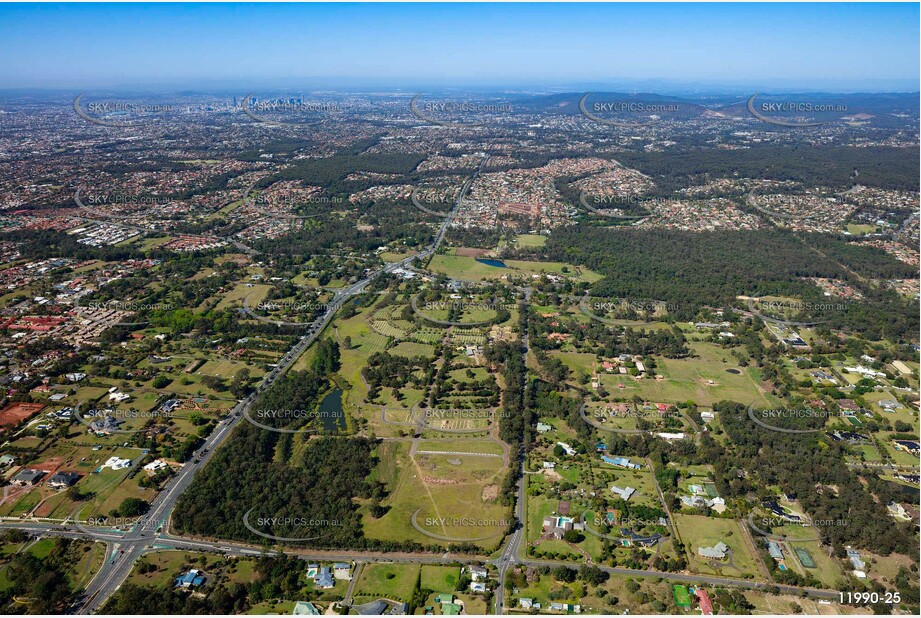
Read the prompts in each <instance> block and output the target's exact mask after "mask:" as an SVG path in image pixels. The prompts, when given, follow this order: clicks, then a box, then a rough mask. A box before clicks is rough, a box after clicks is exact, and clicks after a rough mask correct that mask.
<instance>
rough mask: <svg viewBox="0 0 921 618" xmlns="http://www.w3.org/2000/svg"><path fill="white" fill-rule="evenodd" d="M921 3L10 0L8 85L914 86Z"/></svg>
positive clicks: (1, 47)
mask: <svg viewBox="0 0 921 618" xmlns="http://www.w3.org/2000/svg"><path fill="white" fill-rule="evenodd" d="M918 23H919V6H918V4H917V3H904V4H883V3H866V4H862V3H861V4H857V3H848V4H795V3H794V4H725V3H718V4H604V5H599V4H502V5H496V4H383V3H382V4H367V5H358V4H297V5H294V4H274V5H269V4H185V5H182V4H96V5H81V4H18V5H14V4H2V5H0V88H3V89H7V88H29V87H38V88H42V87H46V88H72V87H76V88H89V87H109V86H118V85H142V84H143V85H154V86H155V85H157V84H171V85H176V86H180V85H181V86H183V87H189V88H194V87H195V86H196V85H200V86H201V87H203V88H204V87H207V86H208V85H211V86H214V85H219V84H226V85H228V86H237V85H239V84H246V83H252V84H256V83H267V82H273V83H278V84H282V83H289V82H290V83H291V85H292V86H298V85H301V86H303V85H309V86H311V87H321V86H322V84H324V83H326V84H329V86H330V87H331V88H333V87H338V86H340V85H345V84H350V85H352V86H360V85H361V84H366V85H369V86H383V85H393V86H413V85H419V84H426V83H428V84H432V85H445V86H447V85H458V86H484V87H487V86H505V87H508V88H518V89H523V88H535V89H537V88H541V89H554V88H557V89H559V88H566V87H567V86H572V85H577V84H581V85H609V86H613V87H634V88H641V89H649V90H653V89H656V87H657V86H660V88H659V90H665V89H667V87H666V86H667V85H669V84H670V85H671V86H673V87H675V88H685V89H691V90H693V89H695V88H696V89H705V88H706V87H708V85H709V86H712V87H718V86H720V85H723V86H725V85H735V86H737V87H740V88H745V87H748V88H770V87H773V88H783V89H799V90H826V91H858V90H860V91H894V90H899V91H917V90H918V89H919V70H921V69H919V54H918V49H919V28H918Z"/></svg>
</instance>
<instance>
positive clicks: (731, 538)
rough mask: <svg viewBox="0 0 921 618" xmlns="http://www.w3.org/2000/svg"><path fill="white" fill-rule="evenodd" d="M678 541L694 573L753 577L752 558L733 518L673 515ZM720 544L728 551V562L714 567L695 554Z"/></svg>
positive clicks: (754, 566)
mask: <svg viewBox="0 0 921 618" xmlns="http://www.w3.org/2000/svg"><path fill="white" fill-rule="evenodd" d="M674 519H675V524H676V525H677V526H678V532H679V534H680V535H681V540H682V541H683V542H684V545H685V548H686V549H687V553H688V557H689V564H690V565H691V567H690V568H691V570H692V571H694V572H695V573H707V574H712V575H726V576H732V577H746V576H749V577H756V576H757V575H758V567H757V564H756V562H755V560H756V558H755V557H754V556H752V555H751V552H750V551H749V549H748V546H747V544H746V543H745V538H744V537H743V536H742V530H741V528H740V527H739V522H737V521H736V520H734V519H719V518H716V517H704V516H702V515H684V514H677V515H674ZM720 541H722V542H723V543H725V544H726V545H728V546H729V547H730V549H732V552H733V555H732V560H731V563H730V561H729V560H724V561H723V562H721V563H714V564H718V566H711V565H710V564H709V560H708V559H706V558H704V557H702V556H701V555H700V554H699V553H698V548H699V547H712V546H713V545H715V544H716V543H718V542H720Z"/></svg>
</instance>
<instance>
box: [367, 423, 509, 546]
mask: <svg viewBox="0 0 921 618" xmlns="http://www.w3.org/2000/svg"><path fill="white" fill-rule="evenodd" d="M427 442H435V444H434V445H433V446H437V441H427ZM463 448H472V447H468V446H463ZM432 450H435V449H434V448H433V449H432ZM437 450H453V449H447V448H443V447H439V448H438V449H437ZM382 455H384V456H382V461H381V464H380V465H379V469H378V470H377V471H376V472H375V473H376V474H377V475H378V478H379V479H380V480H382V481H383V482H386V483H387V486H388V489H390V490H391V491H390V494H389V495H388V497H387V498H386V499H385V500H384V501H383V506H385V507H389V510H388V511H387V513H386V514H384V515H383V516H382V517H380V518H376V519H375V518H374V517H372V516H371V514H370V513H365V516H364V518H363V522H362V523H363V527H364V531H365V535H366V536H368V537H369V538H375V539H381V540H413V541H417V542H419V543H424V544H427V545H430V544H441V545H447V544H450V543H451V542H455V541H447V540H443V539H439V538H436V537H437V536H442V537H447V538H449V539H455V540H456V541H461V540H469V541H470V542H473V543H476V544H478V545H481V546H483V547H485V548H487V549H491V548H493V547H495V546H496V545H497V543H498V542H499V540H500V539H501V538H502V533H503V532H504V531H505V527H506V525H507V520H508V518H509V513H508V507H504V506H502V505H500V504H499V503H498V502H497V500H496V497H498V484H499V481H500V480H501V474H502V473H503V471H504V468H503V466H502V459H500V458H498V457H476V456H463V455H426V454H421V453H420V454H418V455H417V456H416V458H415V459H413V458H411V457H409V444H407V443H405V442H401V443H396V444H394V445H392V446H391V445H388V447H387V448H386V449H383V450H382ZM486 488H491V491H492V493H486V492H484V490H485V489H486ZM484 494H485V495H484ZM414 513H417V517H416V525H417V526H419V528H421V529H422V530H425V531H427V532H428V534H423V533H422V532H420V530H417V529H416V528H414V527H413V525H412V516H413V514H414ZM430 535H435V536H430Z"/></svg>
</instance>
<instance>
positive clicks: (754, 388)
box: [601, 342, 777, 406]
mask: <svg viewBox="0 0 921 618" xmlns="http://www.w3.org/2000/svg"><path fill="white" fill-rule="evenodd" d="M689 345H690V347H691V348H692V349H693V350H694V352H695V353H696V354H697V356H698V357H697V358H686V359H670V358H664V357H656V365H657V367H656V373H657V374H659V375H661V376H663V377H664V379H663V380H656V379H650V378H644V379H641V380H636V379H634V378H632V377H629V376H619V375H615V374H608V373H603V374H601V383H602V384H603V385H604V387H605V389H606V390H607V391H608V392H610V393H617V396H618V397H621V398H628V399H629V398H631V397H633V396H634V395H639V396H640V397H642V398H643V399H644V400H646V401H658V402H675V401H694V402H695V403H696V404H697V405H702V406H712V405H713V404H714V403H716V402H717V401H722V400H724V399H728V400H731V401H739V402H742V403H745V404H748V403H752V402H756V403H759V404H762V405H777V402H776V401H775V400H774V398H773V397H770V396H769V395H766V394H764V393H763V392H762V391H761V389H760V384H759V375H758V369H757V368H756V367H743V368H739V367H737V362H736V360H735V359H734V358H732V356H731V355H730V354H729V351H728V350H723V349H721V348H719V347H718V346H716V345H714V344H710V343H704V342H693V343H690V344H689ZM724 361H725V362H724ZM727 369H738V370H739V371H741V373H738V374H733V373H729V372H728V371H727ZM708 380H710V381H712V382H713V384H709V383H708ZM620 384H623V385H624V388H618V385H620Z"/></svg>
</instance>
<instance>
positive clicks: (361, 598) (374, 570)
mask: <svg viewBox="0 0 921 618" xmlns="http://www.w3.org/2000/svg"><path fill="white" fill-rule="evenodd" d="M419 569H420V566H419V565H418V564H366V565H365V566H364V567H363V568H362V569H361V575H359V577H358V581H357V582H356V583H355V591H354V595H353V596H354V599H355V601H354V602H355V604H356V605H358V604H361V603H366V602H368V601H373V600H375V599H378V598H382V597H383V598H385V599H393V600H394V601H403V602H407V601H409V599H410V597H411V596H412V594H413V590H414V589H415V588H416V579H417V578H418V577H419Z"/></svg>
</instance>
